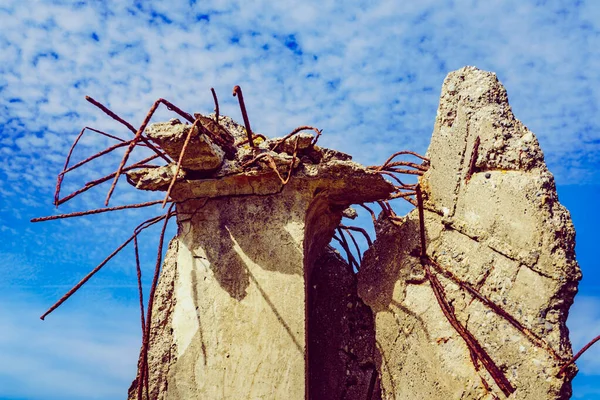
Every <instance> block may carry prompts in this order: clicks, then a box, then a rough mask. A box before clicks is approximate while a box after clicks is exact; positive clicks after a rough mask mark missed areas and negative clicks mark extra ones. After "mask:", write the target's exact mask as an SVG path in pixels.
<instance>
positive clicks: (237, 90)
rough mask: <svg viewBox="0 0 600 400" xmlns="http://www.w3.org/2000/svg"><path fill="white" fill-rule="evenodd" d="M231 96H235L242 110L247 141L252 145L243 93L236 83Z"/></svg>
mask: <svg viewBox="0 0 600 400" xmlns="http://www.w3.org/2000/svg"><path fill="white" fill-rule="evenodd" d="M233 96H234V97H235V96H237V98H238V101H239V103H240V110H241V111H242V117H243V118H244V126H245V127H246V134H247V135H248V143H249V144H250V147H254V141H253V140H252V129H251V128H250V120H249V119H248V113H247V111H246V105H245V104H244V95H243V94H242V88H241V87H239V86H238V85H235V86H234V87H233Z"/></svg>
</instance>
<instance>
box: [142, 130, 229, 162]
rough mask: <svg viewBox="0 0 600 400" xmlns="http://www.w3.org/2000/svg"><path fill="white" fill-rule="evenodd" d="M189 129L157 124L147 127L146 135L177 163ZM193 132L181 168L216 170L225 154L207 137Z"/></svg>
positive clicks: (196, 131)
mask: <svg viewBox="0 0 600 400" xmlns="http://www.w3.org/2000/svg"><path fill="white" fill-rule="evenodd" d="M190 129H192V125H184V124H174V123H173V122H172V121H169V122H159V123H156V124H152V125H150V126H148V128H146V135H148V137H149V138H150V139H151V140H152V141H153V142H155V143H156V144H158V145H159V146H160V148H161V149H163V150H164V151H165V152H166V153H167V154H168V155H169V157H171V158H172V159H173V160H175V161H176V162H177V161H178V160H179V156H180V153H181V149H182V147H183V144H184V142H185V138H186V137H187V135H188V134H190ZM194 130H195V131H194V132H192V133H191V135H192V137H191V139H190V142H189V144H188V146H187V147H186V151H185V154H184V157H183V160H182V162H181V166H182V167H183V168H184V169H189V170H192V171H214V170H216V169H217V168H219V167H220V166H221V164H222V163H223V158H224V156H225V153H224V152H223V150H222V149H221V148H220V147H219V146H218V145H216V144H215V143H214V142H213V141H212V140H211V139H210V138H209V137H208V136H206V135H204V134H202V133H200V132H198V129H197V128H194Z"/></svg>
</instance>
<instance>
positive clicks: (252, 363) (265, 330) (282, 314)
mask: <svg viewBox="0 0 600 400" xmlns="http://www.w3.org/2000/svg"><path fill="white" fill-rule="evenodd" d="M196 117H197V118H198V117H199V116H198V115H196ZM202 118H203V120H202V121H203V122H202V123H203V125H204V126H205V127H206V129H207V130H208V131H209V132H204V133H203V131H202V129H197V128H194V129H197V132H194V134H193V135H192V140H191V142H190V147H189V149H191V150H190V151H189V152H186V157H185V158H184V160H183V163H182V169H181V170H180V171H179V174H178V177H177V180H176V182H175V185H174V186H173V190H172V192H171V198H172V199H173V200H174V201H176V202H177V206H176V207H177V223H178V234H177V236H176V237H175V238H174V239H173V240H172V242H171V245H170V247H169V251H168V253H167V257H166V259H165V262H164V265H163V270H162V273H161V278H160V282H159V286H158V290H157V294H156V297H155V305H154V310H155V312H154V314H153V319H152V325H151V330H152V335H151V338H150V352H149V368H150V398H151V399H169V400H171V399H172V400H175V399H213V398H214V399H217V398H219V399H303V398H310V399H338V398H339V399H372V400H375V399H443V400H447V399H496V398H506V395H505V394H503V392H502V390H501V389H500V388H499V387H498V386H497V384H496V383H495V381H494V379H493V377H492V376H491V375H490V372H488V370H487V369H486V368H485V367H484V366H483V365H481V363H480V361H481V360H479V359H478V358H477V356H476V355H473V352H471V351H470V350H469V348H468V347H467V345H466V344H465V341H464V340H463V338H462V337H461V336H460V335H459V333H458V332H457V331H456V329H455V328H453V326H452V325H451V324H450V322H449V321H448V318H447V317H446V316H445V315H444V313H443V312H442V309H441V308H440V304H439V300H438V299H436V296H435V294H434V291H433V290H432V284H431V283H430V281H429V280H428V279H426V276H425V271H424V268H423V266H422V263H421V259H420V257H419V248H420V242H419V221H418V213H417V210H413V211H411V212H410V213H409V214H408V215H407V216H405V217H402V218H399V219H397V220H395V221H391V220H390V219H389V218H387V217H386V215H385V213H382V214H381V215H380V216H379V218H378V219H377V222H376V223H375V230H376V236H377V238H376V240H375V241H374V242H373V245H372V246H371V247H370V248H369V249H368V250H367V251H366V252H365V254H364V258H363V260H362V263H361V266H360V270H359V272H358V274H357V273H356V272H355V271H353V269H352V268H351V267H350V266H349V265H348V263H347V262H346V261H345V260H344V259H343V258H342V257H341V256H340V254H339V253H338V252H337V251H336V250H334V249H333V248H332V247H330V245H329V243H330V242H331V239H332V235H333V234H334V230H335V228H336V227H337V226H338V225H339V224H340V221H341V219H342V217H346V218H353V217H355V216H356V211H355V210H353V209H351V208H349V206H350V205H352V204H360V203H366V202H373V201H377V200H384V199H387V198H389V196H390V194H391V193H392V192H394V190H395V189H394V186H393V184H392V183H390V182H388V181H387V180H386V179H385V178H384V175H381V174H379V173H377V172H376V171H375V170H374V169H372V168H367V167H364V166H362V165H360V164H357V163H355V162H353V161H352V160H351V157H350V156H349V155H347V154H343V153H340V152H337V151H335V150H330V149H325V148H322V147H319V146H317V145H316V144H315V135H313V134H307V133H299V134H297V135H295V136H293V137H291V138H289V139H287V140H286V141H283V142H282V141H281V140H280V139H264V140H263V139H255V142H254V143H255V145H256V147H255V148H252V147H251V146H250V145H249V144H248V143H246V144H244V139H246V133H245V130H244V128H243V127H241V126H240V125H238V124H237V123H235V122H234V121H232V120H231V119H230V118H229V117H224V116H221V117H220V118H219V125H220V126H221V127H223V128H224V129H222V128H220V127H218V126H217V125H216V124H215V123H214V121H213V119H214V117H210V116H209V117H202ZM208 124H212V125H210V126H207V125H208ZM189 129H192V126H191V125H187V124H182V123H181V122H180V121H178V120H171V121H169V122H166V123H159V124H154V125H151V126H150V127H149V128H148V130H147V135H148V137H149V138H150V139H151V140H153V141H154V142H155V143H156V144H158V145H159V146H160V147H161V149H163V150H164V151H165V152H166V153H167V154H168V155H169V156H170V157H171V158H172V159H175V160H177V159H178V158H179V152H180V151H181V147H182V144H183V141H184V140H185V137H186V136H187V132H188V130H189ZM219 130H220V131H219ZM211 132H212V133H211ZM214 132H217V133H216V134H215V133H214ZM427 157H428V158H429V159H430V166H429V169H428V171H427V172H426V173H425V174H424V175H423V176H422V177H421V178H420V179H419V183H420V187H421V188H422V190H423V195H424V199H425V203H424V204H425V207H424V208H425V211H424V215H425V219H424V222H425V228H426V239H427V248H426V250H427V256H428V257H429V259H430V260H432V263H434V264H435V265H438V266H439V268H440V270H439V271H435V274H436V276H437V277H438V279H439V281H440V283H441V286H442V287H443V291H444V293H445V296H446V300H447V302H448V303H449V304H450V305H451V306H450V307H451V308H453V310H454V312H455V314H456V318H457V320H458V321H459V322H460V324H462V325H463V326H464V327H466V328H467V330H468V331H469V332H471V333H472V334H473V336H474V337H475V338H476V339H477V341H478V342H479V343H480V344H481V346H482V348H483V349H484V350H485V351H486V352H487V353H488V354H489V356H490V357H491V359H492V360H493V361H494V362H495V364H496V365H497V366H498V367H499V370H500V371H502V373H503V375H504V376H505V377H506V378H507V379H508V381H510V384H511V385H512V386H513V387H514V389H515V390H514V393H512V394H510V395H509V396H508V397H509V398H511V399H532V398H535V399H567V398H569V397H570V395H571V379H572V377H573V376H574V374H575V372H576V368H575V367H573V368H571V369H569V370H568V371H567V374H566V375H565V376H562V377H557V376H556V375H557V372H558V370H559V369H560V367H561V365H562V364H564V362H565V361H566V360H568V359H569V357H571V355H572V353H571V344H570V342H569V338H568V330H567V328H566V326H565V321H566V318H567V315H568V310H569V307H570V306H571V304H572V302H573V297H574V295H575V293H576V292H577V283H578V281H579V280H580V278H581V273H580V270H579V267H578V265H577V262H576V260H575V253H574V243H575V242H574V240H575V232H574V229H573V225H572V223H571V220H570V216H569V214H568V212H567V211H566V210H565V208H564V207H563V206H561V205H560V203H559V202H558V198H557V195H556V190H555V185H554V179H553V177H552V175H551V174H550V172H549V171H548V170H547V168H546V165H545V163H544V159H543V155H542V151H541V150H540V147H539V144H538V142H537V139H536V138H535V136H534V135H533V133H532V132H530V131H529V130H528V129H527V128H526V127H525V126H523V124H522V123H521V122H519V121H518V120H517V119H515V117H514V115H513V114H512V111H511V109H510V107H509V105H508V100H507V95H506V91H505V89H504V88H503V87H502V85H501V84H500V83H499V82H498V80H497V78H496V76H495V75H494V74H492V73H488V72H484V71H480V70H478V69H476V68H473V67H466V68H463V69H461V70H458V71H455V72H452V73H450V74H449V75H448V77H447V78H446V80H445V81H444V85H443V87H442V95H441V99H440V106H439V109H438V113H437V117H436V122H435V127H434V131H433V136H432V139H431V144H430V147H429V149H428V152H427ZM175 171H176V168H175V166H174V165H168V166H164V167H157V168H147V169H139V170H136V171H130V172H128V174H127V178H128V181H129V182H130V183H131V184H132V185H134V186H135V187H137V188H139V189H141V190H152V191H166V190H167V188H168V187H169V183H170V182H171V179H172V178H173V175H174V173H175ZM284 183H285V184H284ZM398 201H399V200H398ZM432 265H433V264H432ZM473 290H474V291H476V292H477V293H479V294H481V296H483V297H485V298H487V299H489V300H490V301H491V302H493V303H495V304H496V305H497V306H498V307H500V308H502V309H503V310H505V311H506V312H507V313H509V314H510V315H512V316H513V317H514V319H515V320H516V321H517V325H518V324H520V325H519V326H515V323H512V324H511V322H510V321H508V320H507V319H506V318H504V317H502V316H500V315H499V314H498V312H496V311H494V310H493V309H492V307H491V306H490V305H489V304H485V303H484V302H483V301H481V300H480V299H477V298H475V296H474V294H473V293H474V292H473ZM129 398H130V399H136V398H137V389H136V382H135V381H134V384H133V385H132V387H131V389H130V391H129ZM144 398H145V396H144Z"/></svg>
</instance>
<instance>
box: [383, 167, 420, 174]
mask: <svg viewBox="0 0 600 400" xmlns="http://www.w3.org/2000/svg"><path fill="white" fill-rule="evenodd" d="M382 171H389V172H395V173H397V174H408V175H419V176H420V175H423V171H421V170H413V169H404V168H396V167H385V168H383V169H382Z"/></svg>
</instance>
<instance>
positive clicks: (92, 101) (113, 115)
mask: <svg viewBox="0 0 600 400" xmlns="http://www.w3.org/2000/svg"><path fill="white" fill-rule="evenodd" d="M85 99H86V100H87V101H89V102H90V103H92V104H93V105H95V106H96V107H98V108H99V109H100V110H102V111H103V112H104V113H105V114H106V115H108V116H109V117H111V118H112V119H114V120H115V121H117V122H120V123H121V124H123V125H125V126H126V127H127V129H129V130H130V131H131V132H133V133H136V132H137V130H136V129H135V128H134V127H133V125H131V124H130V123H129V122H127V121H125V120H124V119H123V118H121V117H119V116H118V115H117V114H115V113H114V112H112V111H111V110H109V109H108V107H106V106H105V105H104V104H102V103H100V102H99V101H97V100H94V99H93V98H92V97H90V96H85ZM165 101H166V100H165ZM188 115H189V114H188ZM141 140H142V141H143V142H144V143H145V144H146V146H148V148H149V149H151V150H152V151H154V152H155V153H156V154H157V155H158V156H159V157H161V158H162V159H163V160H165V161H166V162H168V163H169V162H171V160H169V158H168V157H167V156H166V155H165V153H163V152H162V151H160V150H159V149H157V148H156V147H155V146H154V145H153V144H152V143H150V141H149V140H148V139H146V138H145V137H141Z"/></svg>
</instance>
